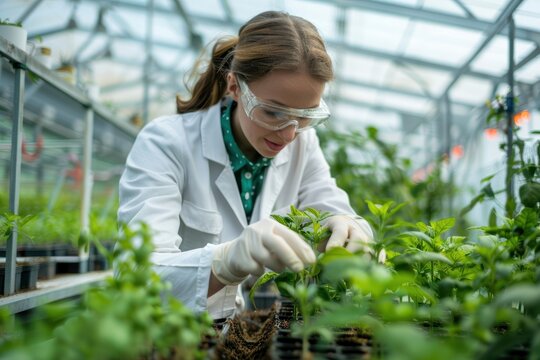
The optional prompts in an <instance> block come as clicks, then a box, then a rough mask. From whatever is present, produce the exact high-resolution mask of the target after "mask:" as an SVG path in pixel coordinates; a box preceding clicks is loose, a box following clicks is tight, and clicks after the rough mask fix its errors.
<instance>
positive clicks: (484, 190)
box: [481, 184, 495, 199]
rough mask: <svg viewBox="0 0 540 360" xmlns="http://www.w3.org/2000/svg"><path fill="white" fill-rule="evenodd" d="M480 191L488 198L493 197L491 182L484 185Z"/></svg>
mask: <svg viewBox="0 0 540 360" xmlns="http://www.w3.org/2000/svg"><path fill="white" fill-rule="evenodd" d="M481 193H482V194H484V195H485V196H487V197H488V198H490V199H493V198H494V197H495V193H494V192H493V188H492V187H491V184H487V185H486V186H484V187H483V188H482V190H481Z"/></svg>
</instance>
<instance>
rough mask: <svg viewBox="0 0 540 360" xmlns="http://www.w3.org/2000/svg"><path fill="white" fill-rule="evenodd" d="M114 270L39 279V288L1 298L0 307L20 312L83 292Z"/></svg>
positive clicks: (12, 311)
mask: <svg viewBox="0 0 540 360" xmlns="http://www.w3.org/2000/svg"><path fill="white" fill-rule="evenodd" d="M111 275H112V271H111V270H109V271H95V272H89V273H85V274H75V275H62V276H57V277H55V278H54V279H51V280H43V281H38V283H37V289H36V290H30V291H26V292H22V293H18V294H15V295H11V296H6V297H3V298H0V308H7V309H8V310H9V311H10V312H11V313H13V314H15V313H19V312H21V311H25V310H29V309H32V308H35V307H37V306H40V305H44V304H47V303H50V302H54V301H58V300H62V299H67V298H70V297H73V296H76V295H80V294H82V293H83V292H84V291H85V290H87V289H88V288H90V287H92V286H96V285H99V284H100V283H102V282H103V280H105V279H106V278H107V277H108V276H111Z"/></svg>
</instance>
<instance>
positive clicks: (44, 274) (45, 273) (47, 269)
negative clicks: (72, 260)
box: [38, 258, 56, 280]
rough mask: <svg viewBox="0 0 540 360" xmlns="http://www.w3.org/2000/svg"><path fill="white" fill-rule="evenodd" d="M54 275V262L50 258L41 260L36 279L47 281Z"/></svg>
mask: <svg viewBox="0 0 540 360" xmlns="http://www.w3.org/2000/svg"><path fill="white" fill-rule="evenodd" d="M55 275H56V262H54V261H53V260H51V259H50V258H42V261H41V262H40V263H39V271H38V279H39V280H48V279H52V278H53V277H54V276H55Z"/></svg>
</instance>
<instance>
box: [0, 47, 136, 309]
mask: <svg viewBox="0 0 540 360" xmlns="http://www.w3.org/2000/svg"><path fill="white" fill-rule="evenodd" d="M0 57H1V58H2V63H1V68H0V71H1V72H0V80H1V82H0V91H3V92H4V94H5V92H9V91H10V90H12V92H13V96H12V97H11V98H12V101H11V102H10V101H8V100H2V102H1V103H0V108H3V109H4V110H5V111H7V112H8V113H11V142H10V144H1V145H4V146H2V149H4V148H6V147H9V148H10V156H9V158H7V157H5V156H3V157H2V158H1V159H0V160H4V161H6V162H8V163H9V174H10V180H9V212H10V213H12V214H18V212H19V197H20V180H21V178H20V175H21V159H22V137H23V122H24V123H25V124H27V125H28V126H29V127H35V126H38V125H39V126H40V127H41V129H42V131H46V132H48V133H49V134H54V135H55V136H56V137H57V138H59V139H63V140H57V141H69V142H72V143H73V144H72V145H73V146H77V144H79V146H81V147H82V149H83V158H82V174H83V177H82V188H81V199H82V201H81V211H80V213H81V215H80V222H81V233H83V234H84V233H88V231H89V211H90V202H91V194H92V184H93V172H92V170H93V169H92V161H93V157H99V158H100V159H107V160H111V161H115V160H116V162H117V163H123V161H124V159H125V156H126V155H127V153H128V152H129V149H130V148H131V144H132V142H133V140H134V138H135V136H136V134H137V129H136V128H134V127H132V126H131V125H129V124H128V123H127V121H122V120H120V119H117V118H116V117H115V116H114V115H113V114H112V113H111V112H110V111H109V110H108V109H107V108H106V107H104V106H103V105H101V104H98V103H96V102H95V101H93V100H92V99H91V98H90V97H89V96H88V95H87V94H86V93H85V92H84V91H83V90H82V89H80V88H78V87H76V86H74V85H71V84H68V83H66V82H65V81H64V80H62V79H61V78H60V77H59V76H57V75H56V74H55V73H54V72H53V71H51V70H49V69H47V68H46V67H44V66H43V65H42V64H41V63H39V62H38V61H37V60H36V59H34V58H32V57H31V56H29V55H28V54H26V53H25V52H24V51H21V50H20V49H18V48H16V47H15V46H13V44H11V43H9V42H8V41H6V40H4V39H3V38H0ZM28 72H31V73H32V74H34V75H33V76H32V79H28V78H29V77H28ZM35 78H37V80H34V79H35ZM8 84H13V86H12V87H11V88H10V87H9V86H8ZM25 89H27V91H26V93H25ZM2 98H3V99H10V97H9V96H3V97H2ZM81 133H82V136H81ZM6 150H7V149H6ZM4 153H7V151H6V152H4ZM17 238H18V232H17V230H16V228H15V231H13V232H12V235H11V236H10V238H9V239H8V242H7V247H6V260H5V262H6V272H5V282H4V284H5V286H4V293H5V294H6V295H7V296H6V297H5V298H2V299H0V307H2V306H7V307H9V308H10V310H12V311H13V312H18V311H23V310H27V309H29V308H31V307H33V306H38V305H40V304H42V303H44V302H48V301H53V300H58V299H61V298H65V297H70V296H73V295H76V294H78V293H80V292H82V291H84V289H86V288H87V287H88V286H90V285H91V284H95V283H97V282H99V281H101V280H102V279H103V278H104V277H105V276H107V275H108V274H109V272H97V273H91V274H90V273H88V274H80V275H73V276H70V277H62V280H58V281H57V280H56V279H55V280H51V281H50V282H41V283H40V285H39V286H38V290H35V291H28V292H25V293H24V294H16V295H12V294H13V293H14V282H15V263H16V261H15V260H16V250H17ZM75 258H76V259H75V260H83V261H81V262H80V264H81V269H80V270H81V273H85V272H86V271H87V261H84V260H87V259H88V253H87V252H85V251H82V250H81V251H80V252H79V256H78V258H77V257H75Z"/></svg>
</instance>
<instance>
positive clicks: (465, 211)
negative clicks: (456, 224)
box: [459, 194, 485, 216]
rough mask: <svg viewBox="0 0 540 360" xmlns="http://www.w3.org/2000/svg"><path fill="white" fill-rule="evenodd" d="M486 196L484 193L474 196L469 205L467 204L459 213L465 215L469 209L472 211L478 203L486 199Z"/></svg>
mask: <svg viewBox="0 0 540 360" xmlns="http://www.w3.org/2000/svg"><path fill="white" fill-rule="evenodd" d="M484 196H485V195H484V194H480V195H477V196H476V197H474V198H473V199H472V200H471V202H470V203H469V204H468V205H466V206H465V207H464V208H463V209H461V211H460V212H459V215H460V216H463V215H465V214H467V213H468V212H469V211H471V210H472V209H473V208H474V207H475V206H476V204H477V203H479V202H482V201H484Z"/></svg>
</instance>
